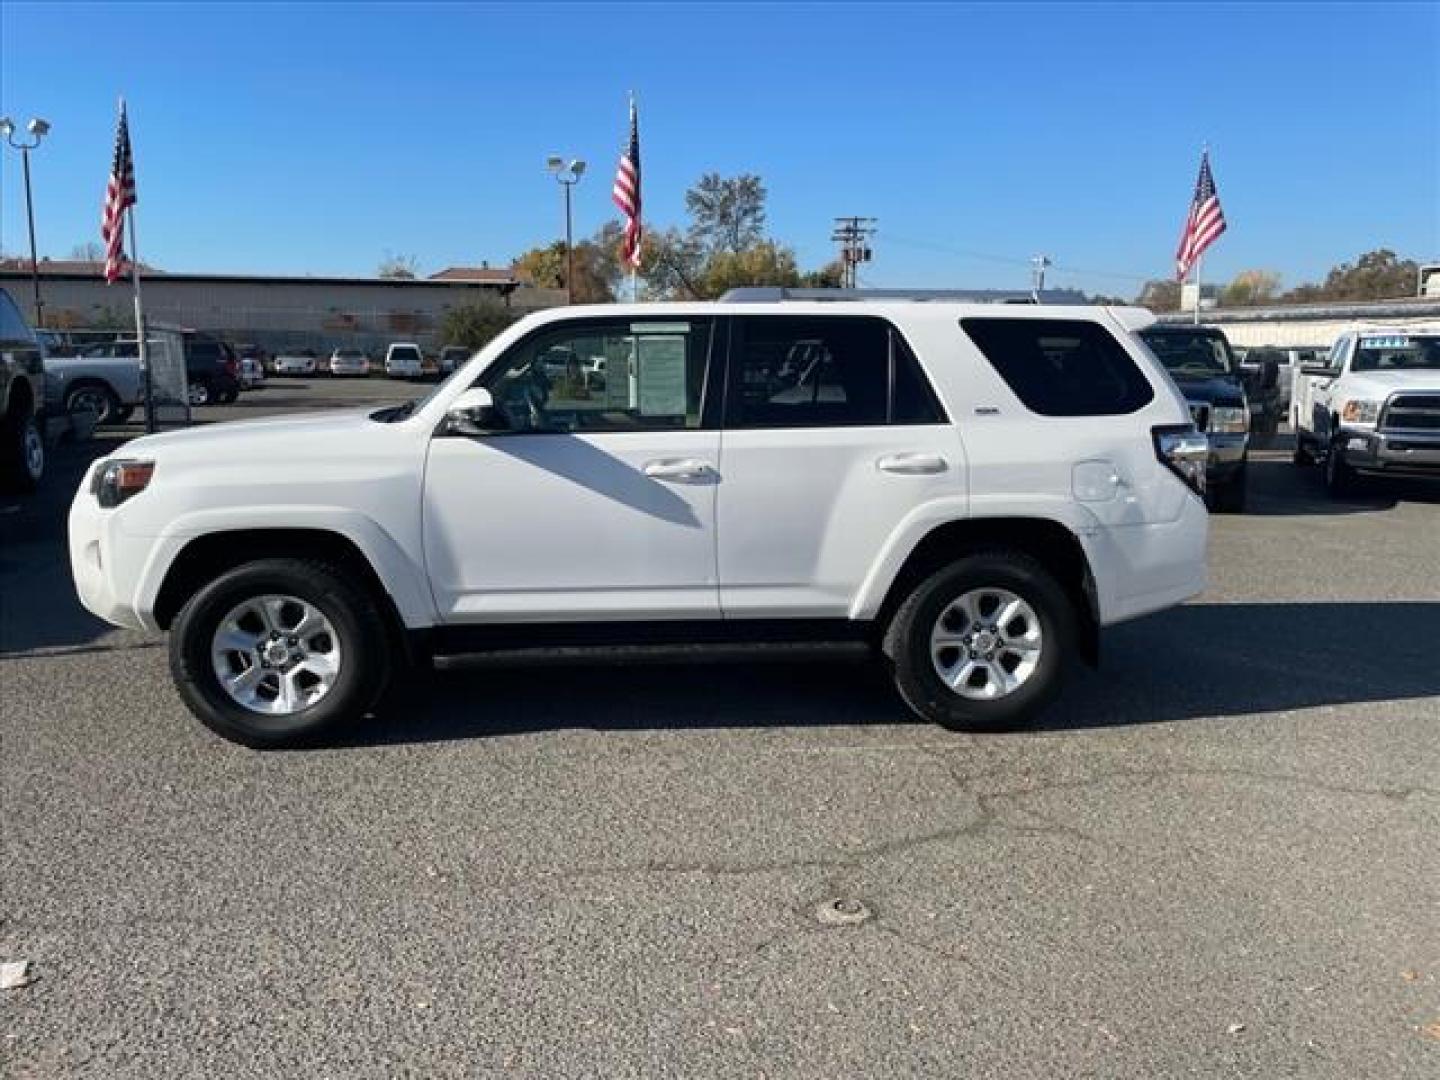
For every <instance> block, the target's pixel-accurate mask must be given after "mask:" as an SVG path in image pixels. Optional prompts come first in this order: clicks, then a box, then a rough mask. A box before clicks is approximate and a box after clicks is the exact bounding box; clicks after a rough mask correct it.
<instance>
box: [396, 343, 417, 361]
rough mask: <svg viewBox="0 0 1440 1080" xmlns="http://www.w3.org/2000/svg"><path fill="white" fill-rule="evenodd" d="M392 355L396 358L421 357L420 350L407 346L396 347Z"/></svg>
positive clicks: (411, 358) (415, 358)
mask: <svg viewBox="0 0 1440 1080" xmlns="http://www.w3.org/2000/svg"><path fill="white" fill-rule="evenodd" d="M390 355H391V356H393V357H394V358H395V359H396V360H418V359H419V358H420V350H419V349H416V348H413V347H410V346H407V347H405V348H403V349H396V350H395V351H394V352H392V353H391V354H390Z"/></svg>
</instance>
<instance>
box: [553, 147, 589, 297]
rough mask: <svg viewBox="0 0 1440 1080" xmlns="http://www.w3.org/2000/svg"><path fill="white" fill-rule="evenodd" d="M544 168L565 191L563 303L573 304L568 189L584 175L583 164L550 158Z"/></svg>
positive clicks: (571, 228)
mask: <svg viewBox="0 0 1440 1080" xmlns="http://www.w3.org/2000/svg"><path fill="white" fill-rule="evenodd" d="M545 168H546V169H547V170H549V172H550V174H551V175H552V176H554V177H555V179H556V181H557V182H558V183H559V184H560V186H561V187H563V188H564V189H565V302H566V303H567V304H573V303H575V242H574V230H573V227H572V219H571V215H570V189H571V188H572V187H574V186H575V185H576V184H578V183H579V182H580V177H581V176H583V175H584V173H585V162H583V161H581V160H580V159H579V158H572V159H571V160H570V161H569V163H568V164H567V163H566V161H565V159H564V158H561V157H556V156H553V155H552V156H551V157H549V158H548V159H546V162H545Z"/></svg>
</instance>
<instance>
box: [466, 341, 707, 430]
mask: <svg viewBox="0 0 1440 1080" xmlns="http://www.w3.org/2000/svg"><path fill="white" fill-rule="evenodd" d="M711 332H712V321H711V320H710V319H705V318H696V319H675V320H669V319H665V320H660V319H655V320H644V321H640V320H630V319H604V320H586V321H584V322H570V323H565V324H562V325H560V326H556V327H551V328H548V329H544V330H540V331H538V332H536V333H534V334H531V335H530V336H529V337H527V338H525V339H524V340H523V341H520V342H519V343H517V344H516V345H514V346H512V347H511V348H510V349H509V351H507V352H506V353H505V355H504V356H502V357H501V358H500V359H499V360H497V361H496V362H495V364H494V365H493V366H492V367H491V368H490V370H489V371H487V372H486V373H485V374H484V375H482V376H481V377H480V379H479V381H478V382H477V384H476V385H478V386H483V387H485V388H486V389H488V390H489V391H490V394H491V396H492V397H493V398H494V399H495V408H496V412H497V413H498V414H499V415H500V416H501V417H503V418H504V421H505V429H506V430H508V431H511V432H515V433H519V434H534V433H541V432H572V431H573V432H587V431H664V430H669V429H679V430H684V429H686V428H698V427H700V425H701V410H702V405H703V400H704V391H705V373H706V369H707V365H708V363H709V358H710V339H711Z"/></svg>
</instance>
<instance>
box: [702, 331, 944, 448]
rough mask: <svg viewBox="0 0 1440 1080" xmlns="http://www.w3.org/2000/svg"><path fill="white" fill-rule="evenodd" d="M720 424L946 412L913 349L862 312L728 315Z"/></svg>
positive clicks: (914, 420) (938, 416)
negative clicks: (730, 336) (731, 319)
mask: <svg viewBox="0 0 1440 1080" xmlns="http://www.w3.org/2000/svg"><path fill="white" fill-rule="evenodd" d="M725 409H726V411H725V426H726V427H731V428H793V427H868V426H883V425H885V424H938V423H943V422H944V419H945V416H944V412H943V411H942V410H941V408H940V404H939V402H938V400H937V399H936V397H935V394H934V392H933V391H932V390H931V388H930V386H929V384H928V383H927V382H926V381H925V375H924V373H923V372H922V371H921V370H920V365H919V363H918V362H917V361H916V359H915V356H914V354H913V353H912V352H911V351H910V348H909V346H908V345H906V343H905V339H904V338H902V337H901V336H900V334H899V332H897V331H896V330H895V328H894V327H892V326H891V325H890V324H889V323H888V322H886V321H885V320H884V319H877V318H871V317H864V316H800V315H773V316H772V315H764V316H749V317H744V318H739V319H736V320H735V324H734V340H733V342H732V346H731V363H730V389H729V392H728V396H727V400H726V407H725Z"/></svg>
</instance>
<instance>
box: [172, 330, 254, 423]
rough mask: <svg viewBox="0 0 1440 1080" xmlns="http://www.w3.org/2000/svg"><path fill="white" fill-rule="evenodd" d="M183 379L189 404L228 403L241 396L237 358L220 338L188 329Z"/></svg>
mask: <svg viewBox="0 0 1440 1080" xmlns="http://www.w3.org/2000/svg"><path fill="white" fill-rule="evenodd" d="M182 337H183V340H184V348H185V379H186V382H187V390H188V393H189V396H190V404H191V406H192V407H203V406H206V405H229V404H230V403H232V402H233V401H235V400H236V399H237V398H238V397H239V396H240V361H239V359H238V358H237V357H236V355H235V350H234V349H232V348H231V347H230V346H229V345H227V344H226V343H225V342H223V341H221V340H220V339H219V338H216V337H213V336H211V335H209V334H203V333H197V332H195V331H193V330H187V331H186V332H185V333H184V334H183V335H182Z"/></svg>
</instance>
